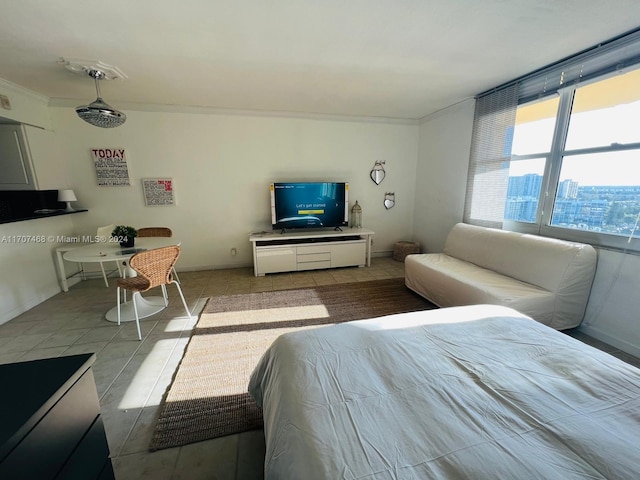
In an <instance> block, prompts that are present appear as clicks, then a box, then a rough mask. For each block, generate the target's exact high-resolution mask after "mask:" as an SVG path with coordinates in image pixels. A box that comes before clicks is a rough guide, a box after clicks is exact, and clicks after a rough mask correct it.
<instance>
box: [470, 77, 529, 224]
mask: <svg viewBox="0 0 640 480" xmlns="http://www.w3.org/2000/svg"><path fill="white" fill-rule="evenodd" d="M518 92H519V86H518V84H517V83H515V84H512V85H509V86H506V87H504V88H501V89H499V90H495V91H493V92H492V93H490V94H487V95H484V96H482V97H480V98H478V99H477V101H476V110H475V116H474V122H473V133H472V136H471V155H470V159H469V175H468V178H467V191H466V198H465V208H464V217H463V219H464V221H465V222H466V223H471V224H474V225H482V226H485V227H494V228H502V220H503V217H504V206H505V202H506V198H507V187H508V181H509V161H510V159H511V141H512V139H513V129H514V125H515V120H516V109H517V107H518Z"/></svg>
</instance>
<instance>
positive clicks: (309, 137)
mask: <svg viewBox="0 0 640 480" xmlns="http://www.w3.org/2000/svg"><path fill="white" fill-rule="evenodd" d="M50 111H51V116H52V124H53V128H54V130H55V135H56V142H57V144H58V158H57V159H56V160H55V161H56V163H57V164H58V165H59V166H60V168H64V169H66V171H67V172H69V187H71V188H73V189H74V190H75V192H76V196H77V197H78V202H77V205H79V206H82V207H84V208H88V209H89V214H88V215H74V216H73V217H74V218H73V223H74V227H75V230H76V233H78V234H91V233H95V230H96V228H97V227H98V226H100V225H107V224H111V223H115V224H130V225H133V226H136V227H143V226H158V225H162V226H168V227H170V228H171V229H172V230H173V231H174V236H175V237H177V238H179V239H180V240H181V241H182V247H183V252H182V255H181V258H180V260H179V263H178V267H179V268H178V270H180V269H183V270H184V269H198V268H212V267H213V268H225V267H233V266H249V265H251V264H252V255H251V248H250V247H251V244H250V242H249V240H248V234H249V233H250V232H252V231H261V230H267V229H268V230H270V229H271V217H270V196H269V184H270V183H271V182H273V181H278V180H328V181H348V182H350V193H349V198H350V203H351V204H353V203H354V202H355V200H358V201H359V203H360V205H361V206H362V208H363V212H364V213H363V226H365V227H367V228H370V229H372V230H374V231H375V232H376V235H375V236H374V248H373V250H374V253H378V254H380V253H384V252H389V251H391V250H392V249H393V243H394V242H396V241H397V240H402V239H406V238H409V237H410V236H411V233H412V232H411V225H412V219H413V205H414V201H415V198H414V194H415V192H414V187H415V185H414V182H413V181H411V182H407V179H410V178H412V177H413V175H414V172H415V170H416V162H417V152H418V126H417V125H415V124H402V123H384V122H380V121H349V120H329V119H322V118H298V117H296V118H293V117H282V116H257V115H256V116H251V115H239V114H227V115H225V114H218V113H214V114H198V113H163V112H142V111H130V110H127V111H126V113H127V116H128V119H127V123H126V124H125V125H124V126H122V127H119V128H115V129H101V128H96V127H92V126H90V125H88V124H86V123H84V122H82V121H81V120H80V119H78V118H77V116H76V115H75V112H74V111H73V109H71V108H62V107H56V108H51V109H50ZM100 147H114V148H116V147H117V148H124V149H125V150H126V155H127V163H128V167H129V175H130V178H131V185H130V186H119V187H105V186H98V185H97V180H96V172H95V168H94V165H93V161H92V158H91V154H90V150H91V149H92V148H100ZM376 160H385V161H386V170H387V177H386V179H385V180H384V182H383V183H382V184H381V185H380V186H377V185H375V183H373V182H372V181H371V179H370V177H369V172H370V170H371V168H372V167H373V165H374V162H375V161H376ZM155 177H170V178H172V179H173V182H174V185H175V196H176V203H177V204H176V206H170V207H147V206H145V204H144V197H143V193H142V185H141V179H142V178H155ZM386 191H394V192H396V206H395V207H394V208H392V209H390V210H386V209H385V208H384V205H383V200H384V192H386ZM232 248H236V249H237V252H238V254H237V256H235V257H232V256H231V249H232Z"/></svg>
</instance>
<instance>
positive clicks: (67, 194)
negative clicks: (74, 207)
mask: <svg viewBox="0 0 640 480" xmlns="http://www.w3.org/2000/svg"><path fill="white" fill-rule="evenodd" d="M76 200H78V199H77V198H76V194H75V193H74V191H73V190H58V201H59V202H75V201H76Z"/></svg>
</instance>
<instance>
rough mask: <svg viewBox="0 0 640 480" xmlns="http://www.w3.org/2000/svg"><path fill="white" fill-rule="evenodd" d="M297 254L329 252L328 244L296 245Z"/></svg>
mask: <svg viewBox="0 0 640 480" xmlns="http://www.w3.org/2000/svg"><path fill="white" fill-rule="evenodd" d="M297 251H298V255H308V254H310V253H331V246H330V245H304V246H299V247H297Z"/></svg>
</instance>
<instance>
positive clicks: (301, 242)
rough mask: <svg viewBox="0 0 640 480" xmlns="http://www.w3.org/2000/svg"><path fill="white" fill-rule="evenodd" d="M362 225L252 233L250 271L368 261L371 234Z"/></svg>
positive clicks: (293, 269) (260, 272)
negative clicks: (332, 228) (357, 226)
mask: <svg viewBox="0 0 640 480" xmlns="http://www.w3.org/2000/svg"><path fill="white" fill-rule="evenodd" d="M373 234H374V232H372V231H371V230H367V229H365V228H345V230H320V231H316V230H306V231H304V232H299V231H296V232H285V233H277V232H262V233H253V234H251V235H250V236H249V241H250V242H251V243H252V245H253V273H254V274H255V276H256V277H260V276H263V275H265V274H267V273H278V272H297V271H303V270H318V269H322V268H338V267H355V266H358V267H364V266H367V267H368V266H370V265H371V237H372V236H373Z"/></svg>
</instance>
